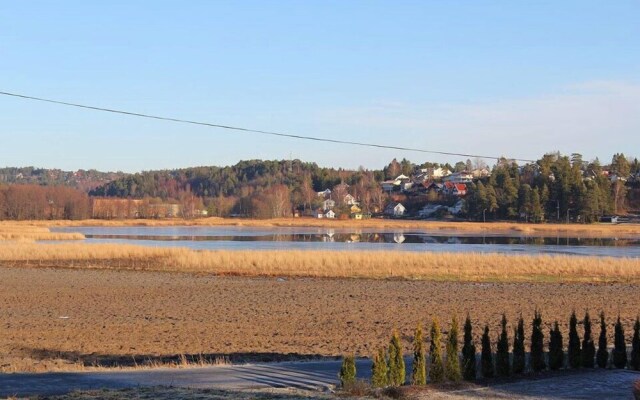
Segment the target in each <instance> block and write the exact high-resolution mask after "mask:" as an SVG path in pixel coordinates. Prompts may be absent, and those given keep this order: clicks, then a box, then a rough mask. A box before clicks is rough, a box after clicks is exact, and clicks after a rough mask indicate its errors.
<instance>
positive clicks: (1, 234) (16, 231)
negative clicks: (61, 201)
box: [0, 222, 84, 241]
mask: <svg viewBox="0 0 640 400" xmlns="http://www.w3.org/2000/svg"><path fill="white" fill-rule="evenodd" d="M82 239H84V235H82V234H81V233H62V232H50V231H49V229H48V228H46V227H44V226H33V225H26V224H20V223H8V222H2V223H0V241H4V240H11V241H33V240H82Z"/></svg>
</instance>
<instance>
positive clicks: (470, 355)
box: [462, 314, 476, 381]
mask: <svg viewBox="0 0 640 400" xmlns="http://www.w3.org/2000/svg"><path fill="white" fill-rule="evenodd" d="M472 330H473V327H472V325H471V317H470V316H469V314H467V319H466V320H465V321H464V345H463V346H462V369H463V374H462V375H463V377H464V380H466V381H473V380H475V379H476V345H475V344H474V343H473V331H472Z"/></svg>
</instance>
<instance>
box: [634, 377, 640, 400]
mask: <svg viewBox="0 0 640 400" xmlns="http://www.w3.org/2000/svg"><path fill="white" fill-rule="evenodd" d="M633 397H634V398H635V399H636V400H640V381H636V383H634V384H633Z"/></svg>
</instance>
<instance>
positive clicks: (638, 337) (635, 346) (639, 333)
mask: <svg viewBox="0 0 640 400" xmlns="http://www.w3.org/2000/svg"><path fill="white" fill-rule="evenodd" d="M629 363H630V366H631V368H633V369H634V370H636V371H640V317H636V323H635V324H633V340H632V341H631V360H629Z"/></svg>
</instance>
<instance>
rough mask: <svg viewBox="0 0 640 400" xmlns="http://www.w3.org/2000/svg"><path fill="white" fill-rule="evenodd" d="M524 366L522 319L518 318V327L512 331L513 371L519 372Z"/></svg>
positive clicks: (522, 370)
mask: <svg viewBox="0 0 640 400" xmlns="http://www.w3.org/2000/svg"><path fill="white" fill-rule="evenodd" d="M524 368H525V350H524V320H523V319H522V315H520V318H518V327H517V328H516V329H514V332H513V373H514V374H521V373H523V372H524Z"/></svg>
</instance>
